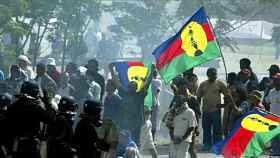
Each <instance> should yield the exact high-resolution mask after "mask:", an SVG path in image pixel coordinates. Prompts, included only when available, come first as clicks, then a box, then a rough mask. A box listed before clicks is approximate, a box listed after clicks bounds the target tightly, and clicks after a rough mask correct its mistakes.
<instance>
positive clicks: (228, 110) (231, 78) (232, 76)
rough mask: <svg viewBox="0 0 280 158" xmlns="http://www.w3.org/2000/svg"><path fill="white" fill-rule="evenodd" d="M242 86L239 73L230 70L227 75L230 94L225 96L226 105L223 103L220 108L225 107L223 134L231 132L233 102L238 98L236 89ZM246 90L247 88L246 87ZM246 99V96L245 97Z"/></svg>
mask: <svg viewBox="0 0 280 158" xmlns="http://www.w3.org/2000/svg"><path fill="white" fill-rule="evenodd" d="M238 87H240V84H238V81H237V74H236V73H235V72H230V73H229V74H228V76H227V89H228V91H229V94H230V95H229V96H228V97H224V105H221V106H220V108H224V113H223V119H222V127H223V134H224V136H225V137H226V136H227V135H228V132H229V128H230V127H229V126H230V125H229V121H230V118H231V115H232V112H233V109H232V104H235V101H236V100H237V98H236V95H235V94H236V89H237V88H238ZM245 90H246V92H247V89H246V88H245ZM245 99H246V97H245Z"/></svg>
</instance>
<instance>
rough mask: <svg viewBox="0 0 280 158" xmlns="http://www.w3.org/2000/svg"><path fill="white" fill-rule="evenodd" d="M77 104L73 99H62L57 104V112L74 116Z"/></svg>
mask: <svg viewBox="0 0 280 158" xmlns="http://www.w3.org/2000/svg"><path fill="white" fill-rule="evenodd" d="M77 106H78V104H77V103H76V101H75V99H74V98H73V97H66V96H64V97H62V98H61V99H60V102H59V104H58V111H59V112H61V113H66V114H70V115H75V114H76V109H77Z"/></svg>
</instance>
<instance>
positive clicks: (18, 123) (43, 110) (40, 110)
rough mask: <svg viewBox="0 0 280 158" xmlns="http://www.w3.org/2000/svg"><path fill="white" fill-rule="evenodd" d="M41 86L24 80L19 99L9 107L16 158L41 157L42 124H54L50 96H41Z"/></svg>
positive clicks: (10, 127)
mask: <svg viewBox="0 0 280 158" xmlns="http://www.w3.org/2000/svg"><path fill="white" fill-rule="evenodd" d="M39 92H40V90H39V86H38V84H36V83H33V82H24V83H23V85H22V87H21V90H20V95H19V96H17V98H18V99H17V100H16V101H15V102H14V103H13V104H12V105H10V106H9V107H8V110H7V118H8V121H9V132H10V134H11V136H12V137H13V139H12V140H14V142H13V157H14V158H26V157H32V158H41V155H40V149H39V148H38V146H39V145H40V140H41V138H42V137H41V134H42V133H41V132H40V131H41V130H40V129H41V125H42V123H45V124H54V122H55V111H54V110H53V109H52V108H51V103H50V98H48V95H45V96H44V97H43V98H42V99H41V98H40V97H39Z"/></svg>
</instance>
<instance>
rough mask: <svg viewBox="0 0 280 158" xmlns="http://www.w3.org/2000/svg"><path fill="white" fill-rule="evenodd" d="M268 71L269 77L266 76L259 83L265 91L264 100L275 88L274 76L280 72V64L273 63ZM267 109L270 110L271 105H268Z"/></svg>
mask: <svg viewBox="0 0 280 158" xmlns="http://www.w3.org/2000/svg"><path fill="white" fill-rule="evenodd" d="M268 71H269V77H264V78H263V79H262V81H261V82H260V85H259V88H260V90H261V91H264V96H263V102H265V99H266V97H267V95H268V94H269V92H270V91H271V90H272V89H273V80H274V79H273V77H274V76H275V75H276V74H277V73H279V72H280V68H279V66H278V65H275V64H273V65H271V66H270V67H269V69H268ZM265 105H267V104H265ZM265 109H266V110H269V107H267V106H266V107H265Z"/></svg>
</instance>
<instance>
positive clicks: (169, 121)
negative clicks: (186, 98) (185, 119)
mask: <svg viewBox="0 0 280 158" xmlns="http://www.w3.org/2000/svg"><path fill="white" fill-rule="evenodd" d="M187 108H188V107H187V103H184V105H183V106H178V105H176V103H175V106H174V107H173V108H172V109H170V111H168V112H167V113H166V114H165V115H164V117H163V122H165V125H166V127H167V128H169V129H170V128H173V127H174V122H173V120H174V118H175V117H176V116H178V115H180V114H181V113H183V112H184V111H186V110H187Z"/></svg>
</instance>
